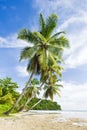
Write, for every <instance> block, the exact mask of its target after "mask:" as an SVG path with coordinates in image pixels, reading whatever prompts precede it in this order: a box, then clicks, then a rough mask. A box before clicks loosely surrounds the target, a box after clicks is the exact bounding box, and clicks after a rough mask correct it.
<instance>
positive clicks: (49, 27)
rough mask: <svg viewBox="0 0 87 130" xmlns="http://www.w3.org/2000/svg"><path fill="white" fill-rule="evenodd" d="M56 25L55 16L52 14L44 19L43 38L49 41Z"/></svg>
mask: <svg viewBox="0 0 87 130" xmlns="http://www.w3.org/2000/svg"><path fill="white" fill-rule="evenodd" d="M56 25H57V15H55V14H52V15H51V16H49V17H48V18H47V19H46V27H45V35H44V36H45V37H46V38H47V39H49V37H50V36H51V34H52V32H53V31H54V29H55V27H56Z"/></svg>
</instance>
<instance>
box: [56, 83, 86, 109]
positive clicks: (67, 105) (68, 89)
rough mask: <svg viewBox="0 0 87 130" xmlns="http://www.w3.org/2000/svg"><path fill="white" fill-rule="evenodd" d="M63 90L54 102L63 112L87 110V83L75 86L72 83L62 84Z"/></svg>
mask: <svg viewBox="0 0 87 130" xmlns="http://www.w3.org/2000/svg"><path fill="white" fill-rule="evenodd" d="M62 84H63V86H64V88H62V90H61V97H60V98H58V97H55V100H56V101H57V102H58V103H59V104H60V105H61V106H62V109H63V110H87V103H86V102H87V82H86V83H84V84H76V83H73V82H65V81H63V82H62Z"/></svg>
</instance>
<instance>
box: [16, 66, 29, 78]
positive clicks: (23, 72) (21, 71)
mask: <svg viewBox="0 0 87 130" xmlns="http://www.w3.org/2000/svg"><path fill="white" fill-rule="evenodd" d="M16 70H17V71H18V76H19V77H23V78H24V77H27V76H29V73H28V72H27V71H26V66H17V67H16Z"/></svg>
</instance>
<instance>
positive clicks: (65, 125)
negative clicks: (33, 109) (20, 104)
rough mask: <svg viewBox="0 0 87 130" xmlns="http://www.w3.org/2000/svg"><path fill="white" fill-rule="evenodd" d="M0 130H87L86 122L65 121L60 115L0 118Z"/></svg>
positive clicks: (24, 115)
mask: <svg viewBox="0 0 87 130" xmlns="http://www.w3.org/2000/svg"><path fill="white" fill-rule="evenodd" d="M0 130H87V120H83V119H79V118H68V119H66V118H64V117H63V116H62V115H61V114H40V113H36V114H35V113H34V114H32V113H22V114H17V115H16V116H14V117H3V118H2V117H1V118H0Z"/></svg>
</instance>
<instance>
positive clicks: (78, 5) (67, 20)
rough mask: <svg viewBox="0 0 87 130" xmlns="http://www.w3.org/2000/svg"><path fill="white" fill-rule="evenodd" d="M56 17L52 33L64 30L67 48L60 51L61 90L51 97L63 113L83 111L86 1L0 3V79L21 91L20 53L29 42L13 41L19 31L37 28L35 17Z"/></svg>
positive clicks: (86, 67) (86, 97)
mask: <svg viewBox="0 0 87 130" xmlns="http://www.w3.org/2000/svg"><path fill="white" fill-rule="evenodd" d="M40 13H42V14H43V16H44V17H45V18H46V17H47V16H49V15H50V14H52V13H56V14H57V15H58V26H57V28H56V30H55V32H57V31H66V37H67V38H68V39H69V42H70V49H66V50H65V51H64V60H65V64H64V71H63V77H62V84H63V88H62V89H61V97H60V98H59V97H57V96H56V97H55V98H54V100H56V101H57V102H58V103H59V104H60V105H61V107H62V109H63V110H87V0H83V1H82V0H43V1H42V0H31V1H30V0H14V1H12V0H0V78H5V77H7V76H8V77H11V78H12V81H14V82H17V83H18V85H19V86H21V87H20V88H19V90H21V89H22V88H23V87H24V85H25V83H26V81H27V80H28V78H29V74H28V73H27V72H26V65H27V63H26V62H25V61H22V62H19V57H20V52H21V50H22V49H23V48H24V47H26V46H27V45H28V46H29V43H26V42H25V41H21V40H18V39H17V35H18V32H19V31H20V30H21V29H22V28H27V29H30V30H32V31H35V30H38V29H39V14H40Z"/></svg>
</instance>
